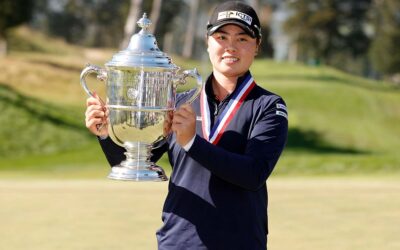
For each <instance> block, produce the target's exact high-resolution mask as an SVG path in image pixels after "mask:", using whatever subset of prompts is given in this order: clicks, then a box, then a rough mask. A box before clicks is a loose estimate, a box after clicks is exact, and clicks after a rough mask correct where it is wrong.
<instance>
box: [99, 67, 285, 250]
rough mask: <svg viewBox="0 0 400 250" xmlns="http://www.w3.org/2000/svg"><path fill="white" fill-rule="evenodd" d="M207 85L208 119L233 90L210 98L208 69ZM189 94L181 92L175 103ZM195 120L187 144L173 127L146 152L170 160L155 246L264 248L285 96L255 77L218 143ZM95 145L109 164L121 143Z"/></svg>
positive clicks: (282, 134)
mask: <svg viewBox="0 0 400 250" xmlns="http://www.w3.org/2000/svg"><path fill="white" fill-rule="evenodd" d="M249 74H250V72H248V73H247V74H246V75H245V76H243V77H241V78H239V80H238V86H239V85H240V84H242V82H243V80H244V79H245V78H246V77H249ZM236 90H237V88H236ZM236 90H235V91H236ZM206 93H207V99H208V104H209V108H210V114H211V125H213V123H214V121H216V120H217V118H218V117H219V115H220V114H221V113H222V112H223V110H224V109H225V108H226V106H227V104H228V102H229V100H230V98H231V96H232V95H233V93H232V94H231V95H230V96H228V97H227V98H225V99H224V100H223V101H221V102H217V101H215V98H214V97H213V93H212V88H211V76H210V77H209V78H208V80H207V83H206ZM192 94H193V91H189V92H186V93H183V94H179V95H178V96H177V106H179V105H181V104H182V103H184V102H185V101H186V100H187V99H188V98H189V97H190V96H191V95H192ZM199 99H200V98H197V99H196V100H195V101H194V102H193V105H192V106H193V108H194V110H195V111H196V113H197V117H201V111H200V100H199ZM201 123H202V121H201V119H198V121H197V122H196V137H195V140H194V143H193V145H192V147H191V148H190V150H189V151H188V152H186V151H185V150H183V148H182V147H181V146H179V144H177V142H176V139H175V136H174V135H172V136H171V137H170V138H169V139H168V142H167V143H165V144H164V145H163V146H160V147H158V148H157V149H155V150H153V152H152V153H153V158H154V159H152V160H157V159H159V158H160V157H161V156H162V154H163V153H164V152H165V151H168V156H169V161H170V163H171V166H172V168H173V171H172V174H171V177H170V182H169V188H168V195H167V198H166V200H165V204H164V208H163V214H162V220H163V223H164V224H163V226H162V227H161V228H160V229H159V230H158V231H157V239H158V246H159V249H165V250H167V249H168V250H171V249H174V250H175V249H252V250H256V249H266V240H267V233H268V225H267V224H268V222H267V201H268V195H267V187H266V180H267V178H268V176H269V175H270V174H271V172H272V170H273V169H274V166H275V164H276V162H277V161H278V158H279V156H280V154H281V152H282V150H283V148H284V146H285V143H286V139H287V132H288V121H287V110H286V105H285V103H284V101H283V100H282V98H281V97H279V96H277V95H275V94H273V93H271V92H269V91H267V90H265V89H263V88H261V87H259V86H258V85H256V86H255V87H254V88H253V89H252V90H251V92H250V93H249V95H248V96H247V98H246V99H245V101H244V102H243V104H242V106H241V107H240V109H239V110H238V112H237V113H236V114H235V116H234V117H233V119H232V120H231V122H230V123H229V124H228V126H227V127H226V130H225V132H224V134H223V135H222V137H221V139H220V140H219V142H218V144H217V145H213V144H211V143H210V142H208V141H207V140H206V139H205V138H204V136H203V132H202V124H201ZM101 145H102V148H103V150H104V152H105V154H106V157H107V159H108V160H109V162H110V164H111V165H115V164H118V163H119V162H120V161H121V160H122V159H123V158H124V157H123V155H122V153H123V151H124V150H123V148H120V147H118V146H117V145H115V144H114V143H112V141H111V140H109V139H108V140H102V141H101Z"/></svg>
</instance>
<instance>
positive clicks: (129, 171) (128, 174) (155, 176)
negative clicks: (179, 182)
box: [107, 165, 168, 181]
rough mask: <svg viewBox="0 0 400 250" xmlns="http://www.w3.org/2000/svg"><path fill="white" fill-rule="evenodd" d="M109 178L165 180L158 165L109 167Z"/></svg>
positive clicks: (165, 177) (162, 171)
mask: <svg viewBox="0 0 400 250" xmlns="http://www.w3.org/2000/svg"><path fill="white" fill-rule="evenodd" d="M107 177H108V178H109V179H113V180H122V181H167V180H168V178H167V176H166V175H165V173H164V170H163V169H162V168H161V167H158V166H150V167H148V168H146V169H133V168H129V167H125V166H121V165H118V166H114V167H112V168H111V172H110V174H109V175H108V176H107Z"/></svg>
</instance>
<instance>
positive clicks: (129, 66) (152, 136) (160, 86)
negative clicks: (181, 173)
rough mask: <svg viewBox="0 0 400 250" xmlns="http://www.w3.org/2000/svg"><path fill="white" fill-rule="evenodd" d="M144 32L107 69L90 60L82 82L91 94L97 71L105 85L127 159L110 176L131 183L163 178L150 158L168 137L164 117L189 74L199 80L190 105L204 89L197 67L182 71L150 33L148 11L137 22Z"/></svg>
mask: <svg viewBox="0 0 400 250" xmlns="http://www.w3.org/2000/svg"><path fill="white" fill-rule="evenodd" d="M137 24H138V25H139V27H141V28H142V29H141V31H140V32H138V33H136V34H134V35H133V36H132V37H131V40H130V42H129V45H128V47H127V48H126V49H125V50H122V51H120V52H118V53H116V54H115V55H113V58H112V60H111V61H109V62H107V63H106V64H105V69H104V68H101V67H98V66H96V65H90V64H88V65H87V66H86V67H85V68H84V69H83V71H82V73H81V76H80V83H81V85H82V87H83V89H84V90H85V92H86V93H87V94H88V95H89V96H93V93H92V92H91V91H90V90H89V88H88V87H87V85H86V81H85V79H86V77H87V76H88V75H89V74H96V75H97V79H99V80H101V81H104V82H105V84H106V104H105V105H106V108H107V109H108V112H109V113H108V118H107V119H108V120H107V122H108V134H109V136H110V138H111V139H112V140H113V141H114V142H115V143H116V144H118V145H120V146H123V147H124V148H125V149H126V153H125V156H126V159H125V160H124V161H122V162H121V163H120V164H119V165H116V166H113V167H112V169H111V172H110V174H109V175H108V178H110V179H116V180H131V181H165V180H167V179H168V178H167V176H166V175H165V173H164V170H163V169H162V168H161V167H159V166H157V165H156V164H155V163H154V162H151V160H150V157H151V150H152V149H153V148H154V147H155V145H156V144H157V143H160V142H161V141H162V140H165V139H166V138H165V135H164V134H163V126H164V121H165V116H166V115H167V113H168V112H170V111H173V110H174V108H175V98H176V89H177V86H178V85H179V84H185V83H186V80H185V79H186V78H187V77H193V78H195V79H196V82H197V90H196V91H195V93H194V95H193V96H192V97H191V98H190V99H189V100H188V102H189V103H191V102H192V101H193V100H194V99H195V98H196V97H197V96H198V95H199V93H200V90H201V87H202V78H201V76H200V75H199V74H198V72H197V70H196V69H193V70H185V71H183V72H182V73H181V74H180V73H178V71H179V69H180V68H179V67H178V66H176V65H175V64H173V63H172V60H171V58H170V57H168V56H167V55H166V54H165V53H163V52H162V51H160V49H159V48H158V46H157V41H156V39H155V37H154V36H153V35H152V34H151V33H150V32H149V31H148V27H149V26H150V24H151V21H150V20H149V19H148V18H147V16H146V14H144V15H143V17H142V18H141V19H140V20H139V21H138V22H137Z"/></svg>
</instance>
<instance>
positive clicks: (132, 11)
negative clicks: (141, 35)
mask: <svg viewBox="0 0 400 250" xmlns="http://www.w3.org/2000/svg"><path fill="white" fill-rule="evenodd" d="M141 5H142V0H131V4H130V6H129V13H128V17H127V18H126V22H125V27H124V40H123V41H122V43H121V48H125V47H126V46H128V44H129V40H130V38H131V36H132V35H133V34H134V33H135V30H136V22H137V21H138V20H139V15H140V10H141Z"/></svg>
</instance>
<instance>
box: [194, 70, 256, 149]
mask: <svg viewBox="0 0 400 250" xmlns="http://www.w3.org/2000/svg"><path fill="white" fill-rule="evenodd" d="M254 86H256V83H255V82H254V80H253V77H252V76H251V75H250V74H249V75H248V76H247V77H246V78H245V79H244V81H243V83H242V84H240V85H239V87H238V89H236V90H235V92H234V93H233V95H232V98H231V99H230V100H229V103H228V105H227V107H226V108H225V109H224V111H223V112H222V114H221V115H220V116H219V117H218V119H217V121H216V122H215V124H214V126H213V127H212V128H211V130H210V125H211V119H210V108H209V106H208V101H207V95H206V91H205V87H203V89H202V91H201V96H200V108H201V116H202V118H203V119H202V129H203V136H204V138H205V139H206V140H208V141H209V142H211V143H212V144H214V145H216V144H217V143H218V141H219V140H220V139H221V137H222V134H223V133H224V132H225V129H226V127H227V126H228V124H229V123H230V122H231V120H232V118H233V117H234V116H235V114H236V112H237V111H238V110H239V108H240V107H241V106H242V104H243V101H244V100H245V99H246V97H247V95H248V94H249V93H250V91H251V90H252V89H253V88H254Z"/></svg>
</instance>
